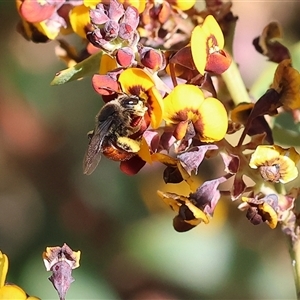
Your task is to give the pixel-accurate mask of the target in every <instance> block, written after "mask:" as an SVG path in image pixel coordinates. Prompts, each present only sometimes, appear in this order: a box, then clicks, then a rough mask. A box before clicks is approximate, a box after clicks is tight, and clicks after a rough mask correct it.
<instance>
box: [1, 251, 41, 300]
mask: <svg viewBox="0 0 300 300" xmlns="http://www.w3.org/2000/svg"><path fill="white" fill-rule="evenodd" d="M7 271H8V257H7V256H6V254H4V253H2V252H1V251H0V300H9V299H11V300H23V299H24V300H25V299H28V300H40V298H37V297H33V296H28V295H27V294H26V293H25V291H24V290H23V289H22V288H20V287H19V286H17V285H15V284H8V283H5V280H6V275H7Z"/></svg>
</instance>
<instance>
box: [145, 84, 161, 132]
mask: <svg viewBox="0 0 300 300" xmlns="http://www.w3.org/2000/svg"><path fill="white" fill-rule="evenodd" d="M147 95H148V99H147V102H148V112H149V116H150V120H151V126H152V128H153V129H156V128H158V127H159V125H160V124H161V121H162V117H163V104H164V102H163V99H162V97H161V95H160V93H159V91H158V90H157V89H156V88H155V87H152V88H150V89H149V90H148V92H147Z"/></svg>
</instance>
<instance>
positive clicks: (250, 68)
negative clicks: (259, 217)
mask: <svg viewBox="0 0 300 300" xmlns="http://www.w3.org/2000/svg"><path fill="white" fill-rule="evenodd" d="M299 11H300V4H299V2H296V1H295V2H284V1H283V2H275V1H265V2H252V1H251V2H250V1H249V2H247V1H239V2H234V5H233V12H234V14H236V15H238V16H239V21H238V23H237V30H236V40H235V56H236V60H237V62H238V64H239V66H240V68H241V72H242V75H243V77H244V78H245V82H246V84H247V86H248V87H249V88H250V87H251V86H252V85H253V84H254V83H255V82H257V80H258V79H259V77H260V76H261V74H264V73H263V72H264V70H266V69H268V68H272V67H274V66H272V64H271V63H269V62H267V61H266V59H265V58H264V57H262V56H261V55H259V54H258V53H256V52H255V50H254V48H253V46H252V40H253V38H255V37H256V36H258V35H259V34H260V33H261V31H262V29H263V27H264V26H265V25H266V24H267V23H268V22H270V21H273V20H274V19H276V20H279V21H281V22H282V24H283V28H284V32H285V33H286V41H287V43H288V44H289V43H290V44H292V43H293V42H295V41H296V40H297V39H299V37H300V32H299V31H297V30H298V29H297V28H300V26H299V25H300V24H299V18H298V13H299ZM297 20H298V21H297ZM0 22H1V26H0V34H1V39H0V43H1V45H0V49H1V50H0V51H1V52H0V53H1V56H0V67H1V72H0V145H1V146H0V176H1V180H0V249H1V250H2V251H3V252H4V253H6V254H7V255H8V256H9V259H10V268H9V274H8V281H10V282H14V283H16V284H18V285H20V286H22V287H23V288H24V289H25V290H26V291H27V292H28V293H29V294H30V295H36V296H39V297H40V298H42V299H57V294H56V291H55V290H54V289H53V288H52V284H51V283H50V281H48V280H47V277H49V276H50V273H47V272H46V270H45V268H44V265H43V262H42V258H41V255H42V252H43V251H44V250H45V248H46V247H49V246H62V244H63V243H67V244H68V245H69V246H70V247H71V248H72V249H73V250H75V251H77V250H80V251H81V252H82V257H81V266H80V268H78V269H76V270H74V272H73V276H74V278H75V280H76V281H75V282H74V283H73V284H72V286H71V288H70V290H69V292H68V294H67V299H132V300H137V299H139V300H163V299H294V298H295V292H294V285H293V276H292V267H291V265H290V261H289V255H288V250H287V246H286V240H285V237H284V236H283V234H282V233H281V231H280V229H276V230H270V229H269V228H268V227H267V225H265V224H263V225H261V226H253V225H251V224H250V223H249V222H248V221H247V219H246V218H245V216H244V214H243V213H240V212H239V211H237V209H236V206H237V205H236V203H230V202H229V201H226V200H222V201H221V202H220V203H219V204H218V208H217V211H216V215H215V217H214V219H213V220H212V222H211V223H210V224H209V225H200V226H198V227H197V228H195V229H193V230H191V231H190V232H187V233H177V232H175V231H174V230H173V228H172V218H173V217H174V215H173V214H172V212H171V211H169V210H168V209H167V208H165V206H164V204H163V203H161V200H160V199H159V198H158V196H157V195H156V190H157V189H161V190H163V191H173V190H174V187H172V186H171V185H165V184H164V183H163V181H162V170H163V169H162V168H161V167H158V166H156V165H154V166H152V167H151V168H145V169H143V171H142V172H141V173H140V174H138V175H137V176H134V177H129V176H126V175H124V174H122V173H121V172H120V171H119V166H118V163H115V162H112V161H109V160H107V159H106V158H103V159H102V160H101V162H100V165H99V167H98V168H97V170H96V171H95V172H94V173H93V174H92V175H91V176H84V175H83V174H82V159H83V156H84V153H85V149H86V147H87V143H88V141H87V137H86V133H87V132H88V131H89V130H91V129H92V128H93V126H94V117H95V115H96V114H97V112H98V110H99V108H100V107H101V105H102V101H101V99H100V97H99V96H98V95H97V94H96V93H95V92H94V91H93V89H92V86H91V82H90V79H89V78H86V79H84V80H81V81H77V82H72V83H68V84H66V85H63V86H55V87H53V86H50V84H49V83H50V82H51V80H52V78H53V76H54V74H55V73H56V72H57V71H59V70H61V69H64V68H65V66H64V65H63V63H61V62H60V61H58V59H57V58H56V56H55V53H54V48H55V43H54V42H52V43H47V44H34V43H32V42H28V41H26V40H24V39H23V37H21V36H20V35H19V34H18V33H17V32H16V24H17V22H18V15H17V12H16V10H15V4H14V1H13V0H6V1H5V0H2V1H0ZM297 22H298V23H297ZM293 28H294V30H293ZM295 29H297V30H295ZM222 168H223V167H222V165H221V167H220V162H219V164H218V162H215V164H204V166H202V167H201V170H200V176H199V182H200V180H201V179H202V180H205V179H212V178H213V177H214V176H216V174H220V173H222V171H223V170H222ZM200 178H201V179H200ZM185 188H186V187H185V186H184V185H183V186H181V187H180V188H179V189H180V192H181V193H188V190H187V189H186V191H185V190H184V189H185Z"/></svg>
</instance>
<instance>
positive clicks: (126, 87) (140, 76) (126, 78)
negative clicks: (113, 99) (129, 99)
mask: <svg viewBox="0 0 300 300" xmlns="http://www.w3.org/2000/svg"><path fill="white" fill-rule="evenodd" d="M119 82H120V84H121V87H122V91H123V92H124V93H126V94H128V95H130V94H131V95H136V94H135V93H134V91H135V89H136V88H141V89H142V90H143V91H147V90H149V89H150V88H151V87H153V86H154V80H153V79H152V78H151V77H150V76H149V75H148V74H147V73H146V72H145V71H143V70H142V69H138V68H130V69H126V70H125V71H123V72H122V73H121V75H120V76H119ZM137 96H139V95H137Z"/></svg>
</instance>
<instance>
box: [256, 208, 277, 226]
mask: <svg viewBox="0 0 300 300" xmlns="http://www.w3.org/2000/svg"><path fill="white" fill-rule="evenodd" d="M258 207H259V209H261V210H262V211H263V214H264V217H265V218H266V223H267V224H268V225H269V226H270V228H271V229H274V228H275V227H276V226H277V223H278V217H277V213H276V211H275V210H274V208H273V207H272V206H271V205H269V204H268V203H266V202H265V203H263V204H260V205H259V206H258Z"/></svg>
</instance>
